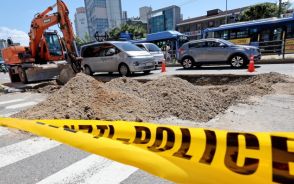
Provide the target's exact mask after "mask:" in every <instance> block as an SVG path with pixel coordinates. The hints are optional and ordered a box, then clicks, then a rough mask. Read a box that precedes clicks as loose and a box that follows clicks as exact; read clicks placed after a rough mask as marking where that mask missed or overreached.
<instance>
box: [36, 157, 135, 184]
mask: <svg viewBox="0 0 294 184" xmlns="http://www.w3.org/2000/svg"><path fill="white" fill-rule="evenodd" d="M137 170H138V169H137V168H134V167H131V166H127V165H123V164H120V163H117V162H113V161H111V160H108V159H105V158H103V157H100V156H97V155H90V156H88V157H86V158H84V159H82V160H80V161H78V162H76V163H74V164H72V165H70V166H68V167H67V168H65V169H63V170H60V171H59V172H57V173H55V174H53V175H51V176H49V177H47V178H45V179H43V180H42V181H40V182H38V183H37V184H72V183H79V184H82V183H85V184H92V183H93V184H106V183H107V184H116V183H120V182H121V181H123V180H125V179H127V178H128V177H129V176H130V175H131V174H132V173H134V172H135V171H137Z"/></svg>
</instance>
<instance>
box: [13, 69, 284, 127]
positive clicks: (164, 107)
mask: <svg viewBox="0 0 294 184" xmlns="http://www.w3.org/2000/svg"><path fill="white" fill-rule="evenodd" d="M278 82H285V76H283V75H281V74H277V73H270V74H262V75H258V76H255V77H252V78H249V79H246V80H243V81H241V82H239V83H238V84H234V85H229V84H228V85H221V86H219V85H218V86H197V85H193V84H192V83H189V82H188V81H186V80H183V79H180V78H177V77H162V78H160V79H158V80H153V81H150V82H147V83H140V82H138V81H136V80H133V79H130V78H118V79H114V80H112V81H110V82H108V83H105V84H104V83H102V82H98V81H96V80H95V79H94V78H92V77H89V76H86V75H84V74H79V75H77V76H76V77H75V78H73V79H72V80H70V81H69V82H68V83H67V84H66V85H65V86H64V87H62V88H61V89H60V90H59V91H57V92H56V93H54V94H53V95H51V96H50V97H49V98H48V99H47V100H46V101H45V102H43V103H41V104H39V105H37V106H36V107H33V108H32V109H28V110H26V111H24V112H21V113H19V114H17V115H15V117H20V118H29V119H38V118H50V119H51V118H61V119H69V118H70V119H104V120H130V121H142V120H144V121H151V120H156V119H161V118H169V117H177V118H179V119H183V120H194V121H204V122H205V121H209V120H210V119H212V118H214V117H215V116H216V115H218V114H219V113H222V112H224V111H225V110H226V109H227V108H228V107H229V106H231V105H233V104H235V103H237V102H240V101H243V102H245V103H246V101H247V99H248V98H249V97H250V96H262V95H265V94H268V93H270V92H271V91H272V90H273V88H272V85H273V84H275V83H278Z"/></svg>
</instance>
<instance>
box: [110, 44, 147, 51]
mask: <svg viewBox="0 0 294 184" xmlns="http://www.w3.org/2000/svg"><path fill="white" fill-rule="evenodd" d="M114 45H115V46H117V47H118V48H119V49H121V50H123V51H142V49H140V48H138V47H137V46H136V45H134V44H131V43H115V44H114Z"/></svg>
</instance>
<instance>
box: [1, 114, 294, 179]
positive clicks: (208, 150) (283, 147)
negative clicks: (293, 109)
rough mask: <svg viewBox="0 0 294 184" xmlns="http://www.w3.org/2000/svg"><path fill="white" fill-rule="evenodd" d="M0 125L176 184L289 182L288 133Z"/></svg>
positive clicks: (291, 149) (292, 149) (293, 157)
mask: <svg viewBox="0 0 294 184" xmlns="http://www.w3.org/2000/svg"><path fill="white" fill-rule="evenodd" d="M0 125H2V126H7V127H11V128H17V129H20V130H24V131H28V132H31V133H33V134H36V135H39V136H44V137H47V138H50V139H54V140H56V141H59V142H62V143H65V144H68V145H71V146H73V147H76V148H79V149H82V150H85V151H88V152H90V153H94V154H98V155H101V156H104V157H107V158H109V159H112V160H115V161H118V162H122V163H124V164H128V165H132V166H135V167H138V168H140V169H142V170H145V171H147V172H149V173H152V174H154V175H157V176H160V177H162V178H165V179H168V180H171V181H174V182H176V183H294V133H293V132H290V133H241V132H228V131H221V130H208V129H202V128H186V127H178V126H167V125H156V124H149V123H134V122H108V121H86V120H36V121H32V120H20V119H9V118H0Z"/></svg>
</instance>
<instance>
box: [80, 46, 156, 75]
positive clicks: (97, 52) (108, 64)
mask: <svg viewBox="0 0 294 184" xmlns="http://www.w3.org/2000/svg"><path fill="white" fill-rule="evenodd" d="M81 57H83V61H82V67H83V69H84V72H85V73H86V74H88V75H93V74H94V73H95V72H109V73H113V72H119V73H120V75H121V76H128V75H130V74H131V73H134V72H144V73H146V74H147V73H150V71H152V70H155V60H154V57H153V56H152V55H151V54H150V53H149V52H147V51H144V50H142V49H140V48H139V47H137V46H136V45H134V44H132V43H130V42H123V41H106V42H96V43H91V44H87V45H84V46H82V47H81Z"/></svg>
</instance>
